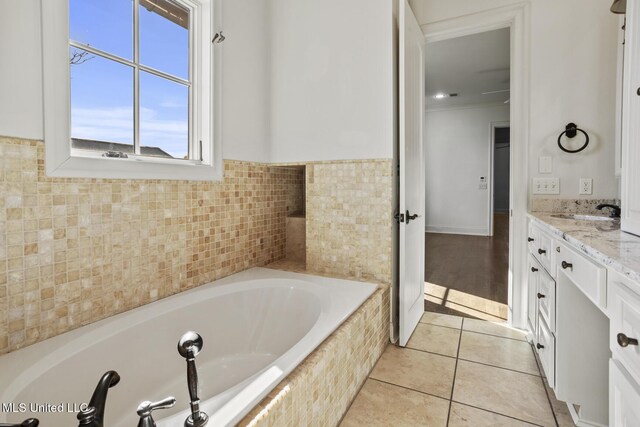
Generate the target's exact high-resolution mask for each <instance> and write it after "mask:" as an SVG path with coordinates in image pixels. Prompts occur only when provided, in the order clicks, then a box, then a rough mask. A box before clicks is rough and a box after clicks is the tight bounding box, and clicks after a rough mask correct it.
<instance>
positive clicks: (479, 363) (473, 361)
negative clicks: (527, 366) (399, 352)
mask: <svg viewBox="0 0 640 427" xmlns="http://www.w3.org/2000/svg"><path fill="white" fill-rule="evenodd" d="M461 340H462V334H460V339H459V340H458V356H448V355H446V354H441V353H435V352H433V351H429V350H422V349H419V348H414V347H409V346H406V347H404V348H406V349H409V350H413V351H419V352H420V353H427V354H433V355H434V356H442V357H448V358H449V359H457V360H462V361H465V362H469V363H475V364H476V365H484V366H489V367H490V368H496V369H502V370H505V371H511V372H516V373H518V374H524V375H530V376H532V377H539V376H540V375H538V374H532V373H531V372H524V371H518V370H517V369H511V368H505V367H504V366H497V365H491V364H489V363H484V362H478V361H477V360H470V359H464V358H461V357H460V341H461ZM399 348H403V347H399ZM536 364H537V362H536ZM539 369H540V368H538V370H539Z"/></svg>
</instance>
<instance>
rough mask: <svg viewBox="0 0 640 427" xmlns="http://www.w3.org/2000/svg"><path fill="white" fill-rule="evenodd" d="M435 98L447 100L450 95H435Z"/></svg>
mask: <svg viewBox="0 0 640 427" xmlns="http://www.w3.org/2000/svg"><path fill="white" fill-rule="evenodd" d="M433 97H434V98H435V99H445V98H448V97H449V94H446V93H442V92H440V93H436V94H435V95H433Z"/></svg>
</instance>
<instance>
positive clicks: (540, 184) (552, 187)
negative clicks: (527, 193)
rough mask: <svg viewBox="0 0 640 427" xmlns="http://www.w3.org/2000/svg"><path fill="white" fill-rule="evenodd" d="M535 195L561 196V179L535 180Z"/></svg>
mask: <svg viewBox="0 0 640 427" xmlns="http://www.w3.org/2000/svg"><path fill="white" fill-rule="evenodd" d="M533 194H560V178H533Z"/></svg>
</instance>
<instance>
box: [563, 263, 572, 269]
mask: <svg viewBox="0 0 640 427" xmlns="http://www.w3.org/2000/svg"><path fill="white" fill-rule="evenodd" d="M562 268H563V269H564V270H566V269H567V268H570V269H572V270H573V264H571V263H570V262H567V261H562Z"/></svg>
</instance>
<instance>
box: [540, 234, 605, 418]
mask: <svg viewBox="0 0 640 427" xmlns="http://www.w3.org/2000/svg"><path fill="white" fill-rule="evenodd" d="M531 239H533V240H531ZM528 249H529V273H528V278H529V283H528V286H529V288H528V293H527V294H528V298H529V300H528V310H529V312H528V320H529V327H530V328H531V334H530V337H531V339H532V341H533V345H534V346H535V348H536V351H537V352H538V356H539V359H540V362H541V364H542V368H543V370H544V372H545V374H546V377H547V381H548V382H549V386H550V387H551V388H552V389H553V390H554V393H555V395H556V397H557V398H558V399H559V400H562V401H565V402H567V403H568V407H569V410H570V412H571V413H572V416H573V418H574V421H576V422H577V423H578V424H579V425H584V426H605V425H607V424H608V418H609V412H608V407H609V398H608V392H609V375H608V366H609V359H610V351H609V321H608V318H607V316H606V314H605V310H606V307H607V299H606V295H607V291H606V287H607V282H606V278H607V271H606V269H605V268H604V267H603V266H601V265H600V264H598V263H595V262H593V261H592V260H590V259H589V258H587V257H586V256H584V255H582V254H581V253H579V252H578V251H576V250H575V249H574V248H572V247H570V246H569V245H568V244H566V243H565V242H564V241H562V240H561V239H559V238H558V237H557V236H555V235H553V234H552V233H550V232H548V231H547V230H546V229H545V228H544V227H541V226H539V225H537V224H536V223H535V222H533V221H532V222H530V224H529V241H528Z"/></svg>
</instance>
